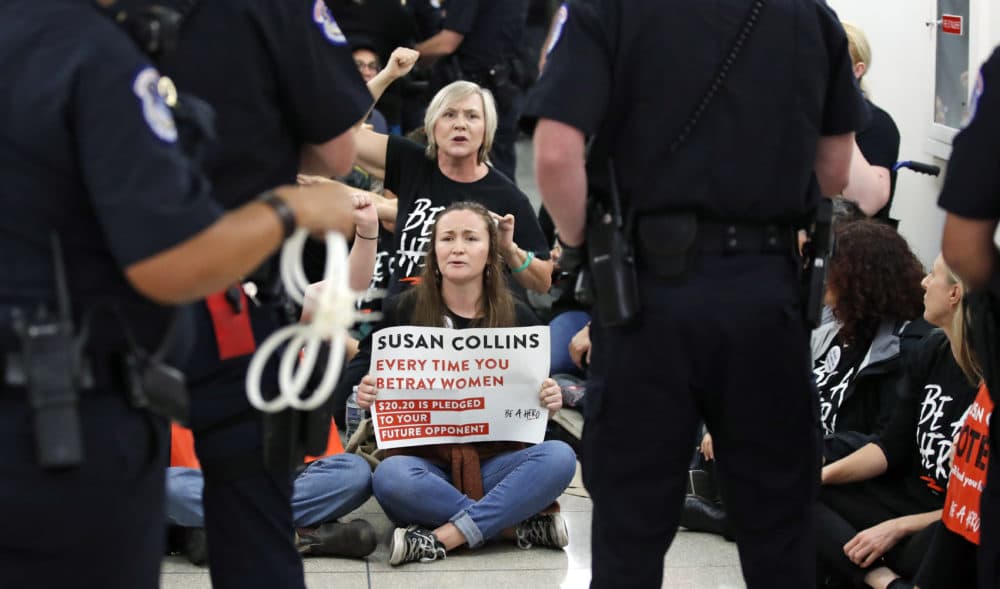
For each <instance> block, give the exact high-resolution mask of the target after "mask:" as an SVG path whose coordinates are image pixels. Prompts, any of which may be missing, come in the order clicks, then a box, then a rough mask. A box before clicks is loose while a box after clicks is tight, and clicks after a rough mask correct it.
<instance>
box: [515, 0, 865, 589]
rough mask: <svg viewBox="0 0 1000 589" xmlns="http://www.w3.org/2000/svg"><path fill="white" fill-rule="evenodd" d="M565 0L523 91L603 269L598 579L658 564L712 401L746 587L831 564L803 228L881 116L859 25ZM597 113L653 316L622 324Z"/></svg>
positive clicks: (544, 156)
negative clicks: (799, 233)
mask: <svg viewBox="0 0 1000 589" xmlns="http://www.w3.org/2000/svg"><path fill="white" fill-rule="evenodd" d="M761 5H763V6H761ZM560 10H561V12H560V13H559V14H558V15H557V20H556V23H557V25H556V32H555V34H554V38H555V41H554V44H555V45H554V49H553V50H552V52H551V53H550V55H549V58H548V61H547V64H546V66H545V70H544V71H543V73H542V75H541V77H540V78H539V80H538V82H536V86H535V88H534V90H533V91H532V92H531V93H530V94H529V96H528V103H527V106H526V110H525V112H526V114H527V115H530V116H532V117H538V118H539V121H538V123H537V128H536V131H535V139H534V140H535V150H536V153H535V158H536V160H535V165H536V173H537V177H538V185H539V188H540V190H541V193H542V197H543V200H544V202H545V206H546V208H548V209H549V211H550V212H551V214H552V217H553V219H554V220H555V223H556V227H557V230H558V234H559V239H560V241H561V242H562V244H563V251H564V253H563V257H562V258H561V260H560V263H561V264H563V265H564V266H565V265H568V264H570V263H571V262H570V260H568V259H567V258H566V256H567V253H569V254H570V256H571V259H574V258H575V259H577V260H578V259H580V257H581V255H582V252H581V250H582V248H585V247H591V248H592V250H591V251H589V252H588V255H589V256H590V258H591V269H592V270H594V278H595V280H596V281H597V283H596V284H595V288H596V296H597V302H598V304H597V307H598V311H597V316H596V317H595V319H594V322H593V325H592V328H591V329H592V331H591V336H592V339H593V351H592V357H591V360H592V363H591V373H590V374H591V381H590V384H589V386H588V391H587V395H588V399H587V415H586V418H587V422H586V426H585V428H584V434H583V440H582V447H583V459H582V460H583V469H584V470H583V473H584V479H585V483H586V485H587V489H588V490H589V491H590V493H591V495H592V497H593V499H594V512H593V529H592V555H593V577H592V583H591V586H592V587H659V586H660V583H661V578H662V571H663V555H664V552H665V551H666V550H667V548H668V547H669V545H670V543H671V540H672V539H673V536H674V534H675V531H676V527H677V522H678V516H679V513H680V509H681V505H682V502H683V498H684V492H685V475H686V471H687V465H688V461H689V459H690V456H691V448H692V443H693V440H694V439H695V431H696V427H697V424H698V420H699V417H701V418H704V420H705V422H706V423H707V425H708V428H709V430H711V432H712V434H713V437H714V439H715V449H716V456H717V457H718V462H719V465H718V468H719V470H720V475H721V479H722V483H723V484H724V486H725V488H726V491H727V498H728V501H727V508H728V509H729V510H730V513H731V516H732V520H733V524H734V528H735V534H736V538H737V541H738V543H739V549H740V559H741V563H742V566H743V574H744V577H745V579H746V581H747V585H748V587H751V588H755V587H760V588H765V587H766V588H768V589H773V588H776V587H780V588H784V587H788V588H792V587H794V588H801V587H810V586H814V584H815V576H814V575H815V545H814V542H813V537H812V535H813V533H814V526H813V521H812V518H811V516H810V511H811V508H812V504H813V502H814V500H815V498H816V495H817V491H818V487H819V476H818V475H819V453H818V439H817V438H818V436H817V433H816V419H817V409H816V397H815V391H814V390H813V388H812V387H811V385H810V382H811V380H810V362H809V356H808V354H809V341H808V337H809V332H808V329H807V327H806V324H805V322H804V320H803V317H802V315H801V313H800V307H801V306H802V303H803V301H802V296H801V294H800V292H799V263H798V262H797V261H796V259H795V256H794V254H793V251H794V249H795V246H794V244H793V238H792V233H793V230H794V227H796V226H797V225H798V224H799V223H800V222H801V220H802V219H803V218H804V217H805V216H806V214H807V212H808V211H809V210H810V209H811V208H813V207H815V206H816V205H817V203H818V201H819V199H820V197H821V195H832V194H836V193H838V192H839V191H840V190H842V189H843V187H844V186H845V184H846V181H847V175H848V162H849V159H850V154H851V148H852V144H853V141H854V130H855V129H857V128H858V127H859V126H860V125H861V124H863V123H864V120H863V115H862V113H864V112H865V110H864V104H863V102H862V99H861V96H860V93H859V91H858V89H857V86H856V85H855V82H854V80H853V78H852V75H851V69H850V66H851V64H850V58H849V56H848V54H847V41H846V39H845V36H844V32H843V30H842V29H841V27H840V25H839V23H838V21H837V19H836V17H835V15H834V14H833V13H832V12H831V11H830V10H829V8H827V6H826V5H825V3H824V2H821V1H819V0H815V1H813V0H810V1H801V0H767V1H766V2H754V1H753V0H744V1H741V2H728V3H724V4H712V5H706V4H704V3H698V2H684V1H682V0H666V1H665V0H644V1H636V2H626V1H622V0H590V1H580V2H570V3H569V4H568V5H564V6H563V8H561V9H560ZM737 39H742V42H737ZM721 72H725V74H721ZM720 74H721V75H720ZM713 88H714V94H715V96H714V97H711V96H710V94H711V92H712V89H713ZM581 96H586V97H587V99H586V100H581V99H580V97H581ZM699 105H700V106H699ZM595 133H596V136H597V140H598V141H604V142H606V145H607V147H605V148H604V150H605V152H606V153H609V154H611V158H612V161H613V163H614V172H615V174H614V176H617V184H618V186H619V188H620V201H621V206H622V207H623V214H624V218H625V220H626V221H628V225H629V229H628V232H627V233H628V234H629V235H630V236H631V237H630V239H631V241H632V243H633V245H634V247H635V249H636V256H637V260H638V280H637V282H638V293H639V294H638V299H639V307H640V311H639V313H640V315H639V320H638V321H632V322H631V323H626V324H625V325H624V326H609V324H610V323H613V322H615V321H614V320H615V318H614V317H611V316H609V315H608V313H607V312H606V311H605V310H604V309H603V308H602V297H608V296H610V294H609V289H608V288H607V286H608V285H607V284H601V280H600V276H598V272H597V269H598V268H599V267H601V266H600V265H599V264H598V263H595V261H598V262H599V261H601V260H606V259H607V255H606V254H607V252H604V251H593V248H595V247H596V246H595V244H593V243H585V235H596V233H595V232H594V229H595V227H598V226H600V225H597V224H596V223H595V222H594V221H591V222H590V227H587V224H588V222H587V220H586V216H585V200H586V198H585V197H586V191H587V168H585V164H584V146H585V136H587V135H593V134H595ZM672 145H673V149H672V148H671V146H672ZM609 175H610V174H609ZM592 176H593V174H592ZM605 300H606V299H605ZM616 300H626V297H620V298H618V299H616ZM621 319H624V317H622V318H621ZM637 350H647V352H646V353H637Z"/></svg>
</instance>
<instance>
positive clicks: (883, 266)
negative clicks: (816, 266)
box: [827, 219, 924, 343]
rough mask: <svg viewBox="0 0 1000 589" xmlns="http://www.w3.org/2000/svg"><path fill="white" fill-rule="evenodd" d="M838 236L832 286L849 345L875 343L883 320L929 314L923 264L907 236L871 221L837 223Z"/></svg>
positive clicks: (829, 279)
mask: <svg viewBox="0 0 1000 589" xmlns="http://www.w3.org/2000/svg"><path fill="white" fill-rule="evenodd" d="M834 235H835V236H836V240H837V241H836V250H835V253H834V255H833V258H832V260H831V261H830V269H829V273H828V274H827V288H828V289H829V290H830V291H831V292H832V293H833V294H834V296H835V298H836V302H835V303H834V306H833V315H834V317H836V318H837V320H838V321H840V323H841V329H840V334H841V337H842V338H843V339H844V341H845V342H848V343H854V342H867V341H870V340H871V339H872V338H873V337H874V336H875V332H876V331H877V330H878V326H879V324H880V323H882V322H883V321H903V320H911V319H916V318H917V317H920V316H921V315H922V314H923V310H924V302H923V301H924V294H923V292H924V291H923V288H921V286H920V282H921V280H922V279H923V277H924V270H923V266H922V265H921V264H920V260H918V259H917V256H916V255H914V254H913V251H912V250H910V246H909V244H908V243H906V240H905V239H903V238H902V236H900V235H899V234H898V233H896V231H895V230H894V229H892V228H891V227H889V226H888V225H886V224H884V223H881V222H878V221H873V220H871V219H863V220H859V221H849V222H846V223H842V224H840V225H837V226H836V227H835V229H834Z"/></svg>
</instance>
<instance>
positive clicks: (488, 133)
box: [424, 80, 497, 163]
mask: <svg viewBox="0 0 1000 589" xmlns="http://www.w3.org/2000/svg"><path fill="white" fill-rule="evenodd" d="M473 94H478V95H479V97H480V98H482V99H483V123H484V124H485V126H486V129H485V132H484V133H483V144H482V145H481V146H480V147H479V153H478V154H477V155H476V162H477V163H483V162H485V161H487V159H486V156H487V154H488V153H489V152H490V149H492V148H493V136H494V135H496V132H497V105H496V101H494V100H493V93H492V92H490V91H489V90H487V89H486V88H483V87H481V86H479V85H478V84H475V83H473V82H467V81H465V80H459V81H457V82H452V83H451V84H448V85H447V86H445V87H444V88H441V89H440V90H438V93H437V94H435V95H434V98H432V99H431V103H430V105H428V107H427V112H426V113H425V114H424V132H425V133H426V134H427V157H428V158H430V159H432V160H436V159H437V140H436V139H435V138H434V125H435V124H437V121H438V119H439V118H441V116H442V115H443V114H444V111H445V110H447V108H448V107H449V106H451V105H452V104H455V103H456V102H458V101H459V100H464V99H465V98H467V97H469V96H472V95H473Z"/></svg>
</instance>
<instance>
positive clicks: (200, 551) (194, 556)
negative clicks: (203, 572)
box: [181, 528, 208, 566]
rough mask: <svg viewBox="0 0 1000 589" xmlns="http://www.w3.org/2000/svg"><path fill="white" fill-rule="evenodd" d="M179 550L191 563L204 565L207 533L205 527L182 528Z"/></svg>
mask: <svg viewBox="0 0 1000 589" xmlns="http://www.w3.org/2000/svg"><path fill="white" fill-rule="evenodd" d="M183 538H184V539H183V548H182V549H181V551H182V552H183V553H184V556H186V557H187V559H188V560H189V561H191V564H194V565H198V566H204V565H205V564H207V563H208V535H207V534H206V533H205V528H184V533H183Z"/></svg>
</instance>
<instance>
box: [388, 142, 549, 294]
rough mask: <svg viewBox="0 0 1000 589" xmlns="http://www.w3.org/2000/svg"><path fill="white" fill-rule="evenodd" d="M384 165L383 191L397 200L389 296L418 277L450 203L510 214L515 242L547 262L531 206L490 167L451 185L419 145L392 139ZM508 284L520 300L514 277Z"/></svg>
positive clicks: (522, 291)
mask: <svg viewBox="0 0 1000 589" xmlns="http://www.w3.org/2000/svg"><path fill="white" fill-rule="evenodd" d="M385 161H386V169H385V187H386V188H387V189H388V190H391V191H393V192H395V193H396V195H397V196H398V197H399V201H398V204H397V206H398V213H397V214H396V235H395V245H394V247H393V251H394V252H395V254H394V256H393V263H392V265H393V274H392V280H391V282H390V285H389V292H390V293H397V292H399V291H400V290H402V289H403V288H405V287H406V285H407V283H409V282H412V279H413V278H414V277H416V276H419V275H420V270H421V269H422V268H423V265H424V254H425V252H426V251H427V248H428V246H429V243H430V237H431V228H432V227H433V226H434V221H435V220H436V219H437V216H438V214H439V213H440V212H441V211H443V210H444V209H446V208H447V207H448V205H450V204H452V203H454V202H459V201H464V200H471V201H475V202H478V203H480V204H482V205H483V206H485V207H486V208H487V209H489V210H491V211H493V212H494V213H496V214H498V215H507V214H512V215H514V243H516V244H517V245H518V246H519V247H520V248H521V249H523V250H525V251H533V252H535V257H537V258H540V259H543V260H547V259H549V248H548V245H547V244H546V243H545V237H544V236H542V230H541V229H540V228H539V227H538V218H537V217H536V216H535V211H534V210H533V209H532V208H531V202H530V201H529V200H528V197H527V196H525V195H524V193H523V192H521V191H520V190H519V189H518V188H517V186H515V185H514V183H512V182H511V181H510V180H508V179H507V177H506V176H504V175H503V174H501V173H500V172H497V171H496V170H494V169H493V168H490V170H489V172H488V173H487V174H486V176H484V177H483V178H481V179H480V180H477V181H475V182H456V181H454V180H452V179H450V178H448V177H447V176H445V175H444V174H443V173H442V172H441V170H440V168H438V165H437V162H435V161H433V160H430V159H428V158H427V156H426V154H425V152H424V147H423V146H421V145H418V144H416V143H413V142H412V141H409V140H407V139H404V138H402V137H392V136H390V137H389V143H388V149H387V150H386V159H385ZM508 282H509V283H510V284H511V288H512V289H513V290H514V292H515V294H518V295H519V296H522V297H523V294H524V289H523V288H522V287H521V286H520V285H519V284H517V283H516V282H515V281H514V280H513V279H510V280H508Z"/></svg>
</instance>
